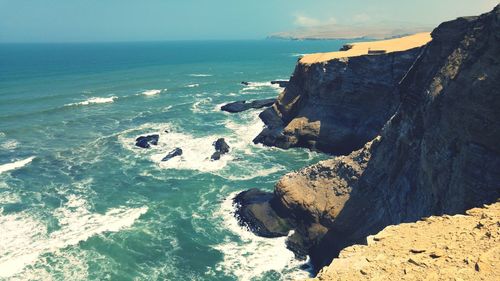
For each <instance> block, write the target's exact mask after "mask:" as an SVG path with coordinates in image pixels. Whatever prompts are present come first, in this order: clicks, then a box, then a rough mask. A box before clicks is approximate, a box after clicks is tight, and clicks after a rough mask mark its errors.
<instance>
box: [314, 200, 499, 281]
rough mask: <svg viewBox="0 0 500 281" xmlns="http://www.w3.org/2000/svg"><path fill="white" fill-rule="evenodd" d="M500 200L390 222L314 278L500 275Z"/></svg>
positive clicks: (492, 277)
mask: <svg viewBox="0 0 500 281" xmlns="http://www.w3.org/2000/svg"><path fill="white" fill-rule="evenodd" d="M499 224H500V203H496V204H493V205H491V206H487V207H485V208H476V209H472V210H469V211H467V214H466V215H456V216H441V217H429V218H426V219H424V220H421V221H418V222H416V223H408V224H401V225H397V226H389V227H387V228H385V229H384V230H382V231H381V232H379V233H377V234H376V235H375V236H370V237H368V245H366V246H365V245H356V246H351V247H348V248H346V249H344V250H342V252H340V255H339V258H337V259H335V260H334V261H333V262H332V264H331V265H330V266H328V267H325V268H324V269H323V270H321V272H320V273H319V274H318V276H317V277H316V278H314V279H312V280H311V281H327V280H328V281H336V280H353V281H354V280H384V281H385V280H387V281H391V280H394V281H399V280H498V277H500V226H499Z"/></svg>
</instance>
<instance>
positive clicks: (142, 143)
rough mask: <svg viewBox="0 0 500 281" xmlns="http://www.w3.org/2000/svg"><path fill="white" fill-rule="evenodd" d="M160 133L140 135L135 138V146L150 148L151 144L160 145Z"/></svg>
mask: <svg viewBox="0 0 500 281" xmlns="http://www.w3.org/2000/svg"><path fill="white" fill-rule="evenodd" d="M159 139H160V135H148V136H140V137H138V138H137V139H135V146H137V147H140V148H150V147H151V145H158V140H159Z"/></svg>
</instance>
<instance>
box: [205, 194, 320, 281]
mask: <svg viewBox="0 0 500 281" xmlns="http://www.w3.org/2000/svg"><path fill="white" fill-rule="evenodd" d="M237 194H238V192H235V193H232V194H230V195H229V196H228V197H227V198H226V199H225V200H224V201H223V202H222V204H221V207H220V209H219V210H218V211H217V212H215V213H214V217H215V218H222V220H223V225H222V226H223V227H224V228H226V229H228V230H229V231H230V232H231V233H232V235H236V236H238V237H239V238H240V239H239V240H240V241H238V242H237V241H234V239H231V237H227V238H226V239H225V240H226V241H228V242H224V243H221V244H219V245H215V246H214V248H215V249H217V250H219V251H221V252H222V253H223V254H224V258H223V261H222V262H220V263H219V264H218V265H217V267H216V270H219V271H223V272H225V273H226V274H229V275H235V276H236V277H237V279H238V280H241V281H250V280H253V279H254V278H257V277H260V276H262V275H263V274H265V273H268V272H272V271H275V272H277V273H279V274H280V276H281V278H280V279H281V280H299V279H305V278H308V277H310V276H309V275H310V273H309V272H307V271H305V270H302V269H301V267H303V266H304V265H306V264H307V262H304V261H299V260H297V259H296V258H295V255H294V254H293V253H292V252H291V251H289V250H288V249H286V245H285V241H286V237H279V238H263V237H259V236H256V235H254V234H253V233H251V232H250V231H249V230H248V229H246V228H244V227H242V226H240V225H239V224H238V221H237V220H236V218H235V217H234V212H235V206H234V204H233V198H234V197H235V196H236V195H237ZM229 241H230V242H229Z"/></svg>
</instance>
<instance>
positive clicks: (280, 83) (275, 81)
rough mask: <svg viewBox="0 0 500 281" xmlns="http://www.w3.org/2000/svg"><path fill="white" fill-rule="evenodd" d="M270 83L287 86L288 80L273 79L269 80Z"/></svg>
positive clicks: (282, 86)
mask: <svg viewBox="0 0 500 281" xmlns="http://www.w3.org/2000/svg"><path fill="white" fill-rule="evenodd" d="M271 84H273V85H275V84H277V85H279V86H280V88H286V87H287V86H288V81H285V80H274V81H271Z"/></svg>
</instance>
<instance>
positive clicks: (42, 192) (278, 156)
mask: <svg viewBox="0 0 500 281" xmlns="http://www.w3.org/2000/svg"><path fill="white" fill-rule="evenodd" d="M344 43H345V42H343V41H303V42H300V41H271V40H262V41H227V42H226V41H213V42H198V41H193V42H159V43H113V44H104V43H102V44H27V45H22V44H4V45H0V280H289V279H291V278H297V277H307V276H308V275H309V273H308V271H307V269H308V267H307V263H306V261H298V260H295V258H294V255H293V254H292V253H291V252H290V251H288V250H287V249H286V248H285V244H284V241H285V238H277V239H264V238H259V237H256V236H255V235H253V234H252V233H250V232H248V231H247V230H246V229H244V228H242V227H240V226H239V225H238V223H237V221H236V219H235V218H234V217H233V214H232V213H233V212H234V206H233V205H232V200H231V199H232V197H233V196H234V195H235V194H237V193H238V192H239V191H242V190H245V189H249V188H261V189H265V190H269V191H271V190H272V189H273V185H274V183H275V182H276V181H277V180H278V179H279V178H280V177H281V176H282V175H284V174H285V173H287V172H289V171H292V170H296V169H299V168H301V167H303V166H305V165H308V164H311V163H314V162H317V161H318V160H321V159H325V158H326V156H325V155H321V154H317V153H313V152H309V151H307V150H302V149H292V150H288V151H284V150H280V149H275V148H268V147H263V146H261V145H254V144H253V143H252V139H253V138H254V137H255V136H256V135H257V134H258V133H259V132H260V130H261V129H262V128H263V123H262V122H261V121H260V120H259V118H258V114H259V112H260V111H259V110H251V111H247V112H244V113H239V114H229V113H224V112H221V111H220V106H221V105H222V104H224V103H227V102H232V101H236V100H252V99H261V98H270V97H276V96H277V95H278V93H279V92H280V90H282V89H280V88H279V87H277V86H274V85H271V84H270V83H269V81H271V80H275V79H288V77H289V76H290V75H291V74H292V72H293V69H294V66H295V63H296V61H297V57H298V56H299V55H300V54H302V53H311V52H321V51H331V50H337V49H338V48H340V47H341V46H342V45H343V44H344ZM241 81H250V82H252V83H250V85H248V86H244V85H241V84H240V82H241ZM166 131H168V133H167V132H166ZM151 133H158V134H160V141H159V144H158V146H153V147H152V148H151V149H141V148H137V147H135V146H134V140H135V138H136V137H138V136H140V135H144V134H151ZM219 137H224V138H226V141H227V142H228V144H229V145H230V147H231V151H230V153H229V154H228V155H225V156H223V157H222V159H221V160H220V161H210V160H209V158H210V155H211V154H212V153H213V151H214V148H213V146H212V143H213V142H214V141H215V140H216V139H217V138H219ZM176 147H180V148H182V149H183V151H184V154H183V155H182V157H177V158H174V159H172V160H170V161H167V162H161V159H162V157H163V156H165V155H166V154H167V153H168V152H169V151H171V150H172V149H174V148H176Z"/></svg>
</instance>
